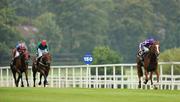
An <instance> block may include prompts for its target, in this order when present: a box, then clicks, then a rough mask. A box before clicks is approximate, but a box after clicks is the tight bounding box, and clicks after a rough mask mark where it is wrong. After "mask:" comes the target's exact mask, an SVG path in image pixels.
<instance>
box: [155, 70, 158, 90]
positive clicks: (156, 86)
mask: <svg viewBox="0 0 180 102" xmlns="http://www.w3.org/2000/svg"><path fill="white" fill-rule="evenodd" d="M156 76H157V84H156V85H155V89H157V88H158V87H159V71H158V69H157V70H156Z"/></svg>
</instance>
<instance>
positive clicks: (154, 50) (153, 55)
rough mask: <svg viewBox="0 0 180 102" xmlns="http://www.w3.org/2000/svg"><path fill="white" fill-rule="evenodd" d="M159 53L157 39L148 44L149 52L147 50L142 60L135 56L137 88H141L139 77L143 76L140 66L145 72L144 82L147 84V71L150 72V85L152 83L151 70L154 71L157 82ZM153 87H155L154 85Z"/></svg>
mask: <svg viewBox="0 0 180 102" xmlns="http://www.w3.org/2000/svg"><path fill="white" fill-rule="evenodd" d="M159 53H160V51H159V41H155V42H154V43H153V44H152V45H150V47H149V52H147V53H146V54H145V55H144V61H141V60H140V59H139V57H137V72H138V78H139V85H138V87H139V88H141V77H142V76H143V70H142V67H144V72H145V81H144V84H147V82H148V80H149V78H148V73H149V72H150V79H151V85H153V81H152V75H153V72H155V73H156V76H157V83H159V70H158V55H159ZM155 88H157V87H156V86H155Z"/></svg>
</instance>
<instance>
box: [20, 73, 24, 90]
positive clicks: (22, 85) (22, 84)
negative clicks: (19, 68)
mask: <svg viewBox="0 0 180 102" xmlns="http://www.w3.org/2000/svg"><path fill="white" fill-rule="evenodd" d="M20 76H21V77H20V78H21V87H24V83H23V77H22V73H21V75H20Z"/></svg>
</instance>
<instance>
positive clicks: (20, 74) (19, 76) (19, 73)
mask: <svg viewBox="0 0 180 102" xmlns="http://www.w3.org/2000/svg"><path fill="white" fill-rule="evenodd" d="M21 77H22V73H21V72H20V71H18V79H17V80H16V87H18V84H19V80H20V78H21Z"/></svg>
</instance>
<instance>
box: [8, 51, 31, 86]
mask: <svg viewBox="0 0 180 102" xmlns="http://www.w3.org/2000/svg"><path fill="white" fill-rule="evenodd" d="M15 51H16V50H13V56H14V55H15ZM29 58H30V55H29V53H28V52H27V51H23V52H21V53H20V55H19V56H18V57H16V58H14V60H13V62H12V63H11V64H10V68H11V71H12V73H13V77H14V83H15V85H16V87H18V83H19V80H20V79H21V87H24V84H23V78H22V73H23V72H24V73H25V77H26V82H27V86H28V87H29V82H28V60H29ZM16 74H18V78H17V79H16Z"/></svg>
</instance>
